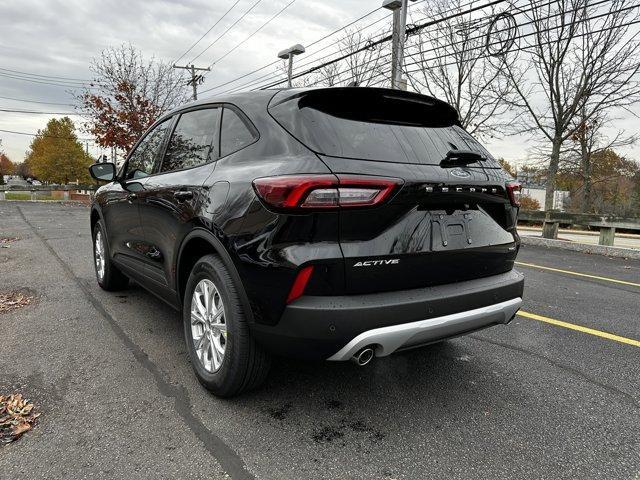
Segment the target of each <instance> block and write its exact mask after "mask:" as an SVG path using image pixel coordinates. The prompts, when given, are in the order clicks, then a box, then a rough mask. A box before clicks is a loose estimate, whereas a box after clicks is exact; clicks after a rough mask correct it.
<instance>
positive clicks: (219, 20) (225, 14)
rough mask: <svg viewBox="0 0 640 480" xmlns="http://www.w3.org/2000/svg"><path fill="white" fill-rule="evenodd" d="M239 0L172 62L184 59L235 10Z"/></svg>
mask: <svg viewBox="0 0 640 480" xmlns="http://www.w3.org/2000/svg"><path fill="white" fill-rule="evenodd" d="M239 2H240V0H236V1H235V3H234V4H233V5H231V6H230V7H229V9H228V10H227V11H226V12H224V14H223V15H222V16H221V17H220V18H219V19H218V20H217V21H216V23H214V24H213V25H212V26H211V28H210V29H209V30H207V31H206V32H204V33H203V34H202V36H201V37H200V38H199V39H198V40H196V41H195V42H194V44H193V45H191V46H190V47H189V48H188V49H187V51H186V52H184V53H183V54H182V55H180V56H179V57H178V58H177V59H176V60H174V61H173V62H171V63H172V64H176V63H178V62H179V61H180V60H182V57H184V56H185V55H186V54H187V53H189V52H190V51H191V50H193V47H195V46H196V45H197V44H198V43H200V41H201V40H202V39H203V38H204V37H206V36H207V35H208V34H209V32H210V31H211V30H213V29H214V28H215V27H216V25H218V24H219V23H220V22H221V21H222V20H223V19H224V17H226V16H227V14H228V13H229V12H230V11H231V10H233V8H234V7H235V6H236V5H237V4H238V3H239Z"/></svg>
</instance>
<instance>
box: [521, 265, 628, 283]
mask: <svg viewBox="0 0 640 480" xmlns="http://www.w3.org/2000/svg"><path fill="white" fill-rule="evenodd" d="M515 264H516V265H522V266H523V267H532V268H539V269H540V270H549V271H551V272H559V273H567V274H569V275H575V276H577V277H586V278H593V279H595V280H604V281H605V282H612V283H619V284H621V285H630V286H632V287H640V283H634V282H627V281H625V280H618V279H617V278H609V277H600V276H598V275H589V274H586V273H579V272H572V271H571V270H561V269H559V268H552V267H544V266H542V265H536V264H534V263H525V262H515Z"/></svg>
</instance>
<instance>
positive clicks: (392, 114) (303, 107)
mask: <svg viewBox="0 0 640 480" xmlns="http://www.w3.org/2000/svg"><path fill="white" fill-rule="evenodd" d="M361 92H363V93H359V92H358V91H357V89H349V90H344V89H335V93H334V92H332V91H331V90H320V91H311V92H308V93H306V94H303V95H297V96H296V95H294V96H293V97H289V98H288V99H284V100H280V101H279V102H278V98H277V96H276V98H275V99H274V100H276V101H275V103H274V104H273V105H272V106H271V107H270V109H269V111H270V112H271V114H272V115H273V117H274V118H275V119H276V120H277V121H278V123H280V124H281V125H282V126H283V127H284V128H285V129H286V130H287V131H289V133H291V134H292V135H293V136H294V137H296V138H297V139H298V140H300V141H301V142H302V143H304V144H305V145H307V146H308V147H309V148H310V149H312V150H314V151H315V152H317V153H320V154H324V155H330V156H334V157H343V158H357V159H364V160H375V161H382V162H397V163H418V164H439V163H440V161H441V160H442V159H443V158H445V156H446V155H447V152H449V151H450V150H472V151H476V152H478V153H481V154H483V155H484V156H486V157H487V158H488V159H489V160H488V161H487V162H483V165H484V166H488V167H494V166H495V165H496V162H495V160H494V159H493V157H491V155H490V154H489V152H487V151H486V150H485V148H484V147H482V145H480V144H479V143H478V142H477V141H476V140H475V139H474V138H473V137H472V136H471V135H469V134H468V133H467V132H466V131H465V130H464V129H462V128H461V127H460V126H458V121H457V114H456V112H455V110H453V109H452V108H451V107H449V106H448V105H446V104H444V103H442V102H439V101H436V100H433V99H430V98H429V97H422V96H418V95H415V96H413V97H408V98H403V97H397V96H392V94H390V93H389V92H388V91H385V90H374V91H373V92H370V91H366V90H364V89H363V90H361ZM383 92H384V93H383ZM405 95H406V94H405ZM423 99H424V100H423Z"/></svg>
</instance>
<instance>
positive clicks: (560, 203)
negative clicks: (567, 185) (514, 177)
mask: <svg viewBox="0 0 640 480" xmlns="http://www.w3.org/2000/svg"><path fill="white" fill-rule="evenodd" d="M522 195H523V196H526V197H530V198H533V199H534V200H537V201H538V203H539V204H540V210H543V211H544V210H547V208H546V205H545V203H546V202H545V195H546V191H545V189H544V188H527V187H522ZM568 200H569V192H568V191H566V190H556V191H555V192H553V206H552V207H551V210H560V211H561V212H562V211H564V204H565V202H567V201H568Z"/></svg>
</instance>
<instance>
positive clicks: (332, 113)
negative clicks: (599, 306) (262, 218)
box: [270, 88, 517, 293]
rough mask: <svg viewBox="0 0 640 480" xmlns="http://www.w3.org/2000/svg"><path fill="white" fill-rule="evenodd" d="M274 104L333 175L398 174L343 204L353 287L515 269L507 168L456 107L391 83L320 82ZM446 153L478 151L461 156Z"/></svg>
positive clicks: (361, 289)
mask: <svg viewBox="0 0 640 480" xmlns="http://www.w3.org/2000/svg"><path fill="white" fill-rule="evenodd" d="M270 112H271V113H272V115H273V116H274V118H276V120H277V121H278V122H279V123H280V124H281V125H282V126H283V127H285V128H286V129H287V130H288V131H289V132H290V133H291V134H292V135H294V136H295V137H296V138H298V139H299V140H300V141H302V142H303V143H305V145H307V146H308V147H309V148H311V149H312V150H314V151H315V152H316V153H317V154H318V156H319V157H320V158H321V159H322V160H323V161H324V162H325V164H326V165H327V166H328V167H329V168H330V169H331V171H332V172H333V173H335V174H338V175H339V176H340V175H351V176H354V175H355V176H382V177H391V178H398V179H401V180H402V186H401V187H400V188H397V189H396V191H395V192H394V194H393V196H392V197H391V198H390V199H389V200H388V201H386V202H384V203H383V204H381V205H377V206H374V207H371V208H357V209H356V208H354V209H348V208H343V209H341V212H340V245H341V248H342V251H343V254H344V258H345V275H346V286H347V290H348V293H369V292H377V291H389V290H399V289H408V288H418V287H424V286H429V285H437V284H444V283H452V282H456V281H462V280H467V279H471V278H477V277H482V276H488V275H492V274H497V273H501V272H505V271H508V270H510V269H511V268H512V267H513V260H514V258H515V254H516V248H517V247H516V243H515V241H516V237H515V236H514V229H513V225H512V224H511V220H510V219H511V210H512V206H511V204H510V202H509V199H508V196H507V194H506V190H505V182H506V180H507V177H505V175H504V174H503V172H502V170H501V169H500V167H499V164H498V163H497V162H496V161H495V160H494V159H493V158H492V157H491V155H490V154H489V153H488V152H487V151H486V150H485V149H484V148H483V147H482V146H481V145H480V144H479V143H478V142H477V141H476V140H475V139H473V138H472V137H471V136H470V135H469V134H468V133H467V132H465V131H464V130H463V129H462V128H461V127H460V126H459V125H458V124H457V114H456V112H455V110H453V109H452V108H451V107H449V106H448V105H447V104H445V103H443V102H439V101H437V100H434V99H431V98H430V97H425V96H422V95H417V94H412V93H407V92H396V91H390V90H385V89H364V88H351V89H340V88H336V89H331V90H314V91H310V92H306V94H302V95H297V96H293V97H289V98H287V97H286V96H284V95H283V94H280V97H278V96H276V97H275V98H274V99H273V100H272V105H271V107H270ZM449 152H472V153H473V152H475V153H476V154H478V155H479V156H480V157H482V158H483V159H482V161H475V162H473V163H467V162H461V163H458V161H457V160H456V157H455V155H454V156H451V155H450V160H451V159H453V160H451V161H446V160H445V159H446V157H447V154H448V153H449Z"/></svg>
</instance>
